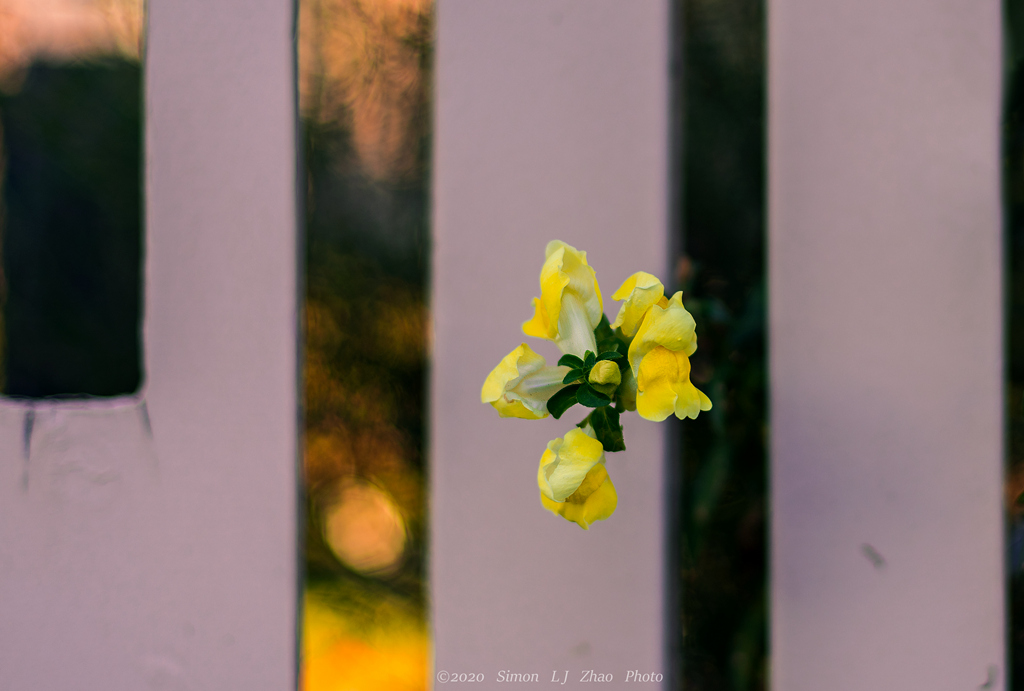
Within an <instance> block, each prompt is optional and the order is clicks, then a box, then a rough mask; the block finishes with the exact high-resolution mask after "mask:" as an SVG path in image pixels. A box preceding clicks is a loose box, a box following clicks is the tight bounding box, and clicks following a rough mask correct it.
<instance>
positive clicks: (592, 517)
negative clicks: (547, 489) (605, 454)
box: [540, 463, 619, 530]
mask: <svg viewBox="0 0 1024 691" xmlns="http://www.w3.org/2000/svg"><path fill="white" fill-rule="evenodd" d="M618 502H619V499H618V495H617V494H616V493H615V486H614V485H612V481H611V478H609V477H608V471H607V470H606V469H605V466H604V463H599V464H597V465H595V466H594V467H593V468H591V470H590V472H588V473H587V476H586V478H584V480H583V482H582V483H581V484H580V486H579V487H578V488H577V489H576V491H575V492H573V493H572V494H571V495H569V496H568V497H566V499H565V501H563V502H556V501H552V500H551V499H548V498H547V497H546V496H544V494H543V493H542V494H541V495H540V503H541V505H543V506H544V508H545V509H547V510H548V511H550V512H552V513H555V514H558V515H559V516H561V517H563V518H565V519H566V520H567V521H572V522H573V523H575V524H577V525H578V526H579V527H581V528H583V529H584V530H590V524H591V523H593V522H594V521H603V520H604V519H606V518H608V517H609V516H611V515H612V514H613V513H615V507H616V505H617V504H618Z"/></svg>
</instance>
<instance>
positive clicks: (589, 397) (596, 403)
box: [576, 384, 612, 408]
mask: <svg viewBox="0 0 1024 691" xmlns="http://www.w3.org/2000/svg"><path fill="white" fill-rule="evenodd" d="M576 400H577V401H579V402H580V403H581V404H582V405H585V406H587V407H588V408H600V407H601V406H606V405H608V404H609V403H611V402H612V399H610V398H608V397H607V396H605V395H604V394H603V393H598V392H597V391H594V389H592V388H591V387H590V384H581V385H580V388H579V391H577V392H576Z"/></svg>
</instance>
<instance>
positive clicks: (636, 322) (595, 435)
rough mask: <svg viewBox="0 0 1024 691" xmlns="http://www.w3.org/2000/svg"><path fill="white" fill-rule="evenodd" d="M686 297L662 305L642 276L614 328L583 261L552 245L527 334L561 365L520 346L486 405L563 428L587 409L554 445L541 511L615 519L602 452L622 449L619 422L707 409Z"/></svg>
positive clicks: (498, 373)
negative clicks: (693, 375)
mask: <svg viewBox="0 0 1024 691" xmlns="http://www.w3.org/2000/svg"><path fill="white" fill-rule="evenodd" d="M682 295H683V294H682V293H681V292H680V293H676V294H675V295H673V296H672V297H671V298H666V297H665V286H664V285H663V284H662V282H661V281H659V280H658V279H657V278H656V277H655V276H653V275H652V274H649V273H646V272H644V271H638V272H637V273H635V274H633V275H632V276H630V277H629V278H628V279H626V282H625V283H623V284H622V286H621V287H620V288H619V289H618V290H617V291H616V292H615V294H614V295H613V297H614V298H615V299H616V300H619V301H622V302H623V304H622V306H621V308H620V309H619V313H618V316H616V318H615V321H614V322H612V323H609V322H608V318H607V317H605V315H604V313H603V310H604V304H603V302H602V298H601V289H600V288H599V287H598V285H597V276H596V274H595V273H594V269H592V268H591V267H590V266H589V265H588V264H587V254H586V252H581V251H579V250H577V249H576V248H575V247H572V246H571V245H567V244H566V243H564V242H561V241H560V240H553V241H551V242H549V243H548V245H547V248H546V249H545V253H544V265H543V267H542V268H541V272H540V297H539V298H534V299H533V312H534V313H533V317H532V318H531V319H530V320H529V321H527V322H525V323H524V324H523V332H524V333H525V334H526V335H528V336H536V337H538V338H544V339H547V340H549V341H553V342H554V343H555V344H556V345H557V346H558V347H559V349H561V351H562V353H563V354H562V356H561V358H560V359H559V361H558V364H559V366H558V367H548V366H547V363H546V362H545V360H544V358H543V357H541V356H540V355H538V354H537V353H535V352H533V350H531V349H530V347H529V346H528V345H526V344H525V343H522V344H520V345H519V346H518V347H517V348H516V349H515V350H513V351H512V352H511V353H509V354H508V355H506V356H505V358H504V359H502V361H501V362H500V363H499V364H498V366H497V367H495V368H494V369H493V370H492V371H491V373H490V374H489V375H487V379H486V380H485V381H484V385H483V388H482V389H481V391H480V400H481V401H483V402H484V403H490V404H491V405H492V406H494V408H495V409H496V410H497V411H498V414H499V415H500V416H501V417H519V418H526V419H531V420H532V419H540V418H543V417H547V416H548V415H551V416H553V417H555V418H558V419H561V416H562V415H564V414H565V413H566V411H568V410H570V409H572V408H573V407H574V406H577V405H579V406H580V407H581V408H582V409H584V410H588V409H589V412H588V413H587V414H586V417H585V418H584V419H583V421H581V422H580V423H579V424H578V425H577V426H576V427H575V428H573V429H572V430H570V431H569V432H568V433H567V434H566V435H565V436H564V437H559V438H558V439H554V440H552V441H551V442H549V443H548V445H547V449H546V450H545V451H544V454H543V455H542V456H541V459H540V466H539V467H538V469H537V485H538V487H539V488H540V501H541V504H542V505H543V506H544V508H546V509H548V510H549V511H551V512H552V513H555V514H557V515H559V516H562V517H563V518H565V519H566V520H568V521H572V522H573V523H576V524H577V525H579V526H580V527H581V528H583V529H584V530H589V529H590V524H591V523H593V522H594V521H600V520H603V519H606V518H608V517H609V516H611V515H612V514H613V513H614V512H615V507H616V504H617V503H618V497H617V495H616V493H615V487H614V486H613V485H612V482H611V480H610V479H609V477H608V471H607V469H606V468H605V453H606V452H608V453H611V452H616V451H625V449H626V442H625V438H624V436H623V428H622V423H621V422H620V416H621V414H622V413H624V412H625V411H630V410H635V411H637V412H638V413H639V414H640V415H641V417H644V418H647V419H648V420H656V421H660V420H664V419H665V418H667V417H668V416H669V415H672V414H675V415H676V416H678V417H680V418H683V417H690V418H695V417H697V414H698V413H699V412H700V411H702V410H710V409H711V401H710V400H709V399H708V397H707V396H705V395H704V394H703V393H702V392H700V391H699V390H698V389H697V388H696V387H695V386H694V385H693V384H692V383H691V382H690V358H689V356H690V355H692V354H693V352H694V351H695V350H696V349H697V337H696V335H695V328H696V324H695V323H694V320H693V316H692V315H691V314H690V313H689V312H688V311H687V310H686V308H684V307H683V301H682ZM577 410H578V409H577Z"/></svg>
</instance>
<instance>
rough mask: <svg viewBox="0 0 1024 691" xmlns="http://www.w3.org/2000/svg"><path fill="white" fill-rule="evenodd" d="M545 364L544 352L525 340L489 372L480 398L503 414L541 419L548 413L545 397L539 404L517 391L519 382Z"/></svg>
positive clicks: (528, 418) (502, 415)
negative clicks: (529, 344)
mask: <svg viewBox="0 0 1024 691" xmlns="http://www.w3.org/2000/svg"><path fill="white" fill-rule="evenodd" d="M545 364H546V363H545V360H544V357H543V356H542V355H538V354H537V353H535V352H533V349H531V348H530V346H528V345H527V344H525V343H521V344H519V346H517V347H516V348H515V350H513V351H512V352H511V353H509V354H508V355H506V356H505V357H504V358H503V359H502V361H501V362H499V363H498V366H497V367H495V368H494V369H493V370H491V373H490V374H488V375H487V379H485V380H484V385H483V388H481V389H480V402H481V403H490V404H491V405H492V406H494V408H495V409H496V410H497V411H498V415H500V416H501V417H518V418H525V419H527V420H539V419H540V418H543V417H547V415H548V411H547V403H546V401H547V399H546V398H545V399H544V400H543V401H540V402H539V404H538V402H537V401H535V400H531V399H530V398H529V397H525V396H522V395H519V394H518V393H517V392H516V391H515V389H516V387H517V386H518V385H519V384H520V382H522V381H523V380H524V379H525V378H526V377H528V376H529V375H531V374H533V373H535V372H539V371H540V370H542V369H544V367H545ZM548 397H550V394H549V395H548Z"/></svg>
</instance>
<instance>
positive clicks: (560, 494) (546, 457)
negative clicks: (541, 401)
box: [537, 427, 604, 502]
mask: <svg viewBox="0 0 1024 691" xmlns="http://www.w3.org/2000/svg"><path fill="white" fill-rule="evenodd" d="M602 461H604V447H603V446H602V445H601V442H599V441H598V440H597V439H595V438H594V437H593V432H592V430H590V429H589V428H588V429H587V430H582V429H580V428H578V427H574V428H573V429H572V430H570V431H569V432H568V433H567V434H566V435H565V437H564V438H563V437H559V438H558V439H553V440H552V441H550V442H548V448H547V449H546V450H545V451H544V454H543V455H542V456H541V459H540V467H539V468H537V485H538V486H539V487H540V492H541V494H542V495H544V496H546V497H547V498H548V499H551V500H552V501H556V502H560V501H564V500H565V498H566V497H568V496H569V495H571V494H572V493H573V492H575V491H576V490H577V489H578V488H579V486H580V483H582V482H583V480H584V478H585V477H586V476H587V473H589V472H590V470H591V469H592V468H593V467H594V466H595V465H597V464H598V463H601V462H602Z"/></svg>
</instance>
